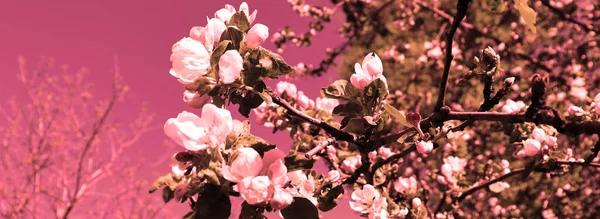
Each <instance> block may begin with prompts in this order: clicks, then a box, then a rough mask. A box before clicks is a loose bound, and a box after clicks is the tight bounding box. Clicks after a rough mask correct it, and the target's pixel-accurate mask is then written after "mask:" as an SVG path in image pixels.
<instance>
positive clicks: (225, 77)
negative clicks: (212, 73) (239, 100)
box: [219, 50, 244, 84]
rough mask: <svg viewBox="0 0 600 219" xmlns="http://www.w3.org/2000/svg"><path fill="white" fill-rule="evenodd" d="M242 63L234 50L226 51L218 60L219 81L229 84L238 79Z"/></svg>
mask: <svg viewBox="0 0 600 219" xmlns="http://www.w3.org/2000/svg"><path fill="white" fill-rule="evenodd" d="M243 61H244V60H243V59H242V56H240V54H239V53H238V52H237V51H236V50H227V51H226V52H225V53H224V54H223V55H222V56H221V58H220V59H219V81H221V82H222V83H223V84H231V83H233V82H234V81H235V80H237V79H238V78H240V73H241V72H242V64H243Z"/></svg>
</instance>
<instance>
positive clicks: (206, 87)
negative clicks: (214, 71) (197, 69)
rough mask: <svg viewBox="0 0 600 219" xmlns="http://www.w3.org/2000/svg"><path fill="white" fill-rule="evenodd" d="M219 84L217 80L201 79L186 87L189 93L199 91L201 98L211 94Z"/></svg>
mask: <svg viewBox="0 0 600 219" xmlns="http://www.w3.org/2000/svg"><path fill="white" fill-rule="evenodd" d="M216 84H217V81H216V80H215V78H212V77H199V78H198V79H196V80H195V81H194V82H192V83H190V84H186V85H185V89H186V90H189V91H197V92H198V94H199V95H200V96H202V95H205V94H208V93H209V92H211V91H212V90H213V89H214V88H215V86H216Z"/></svg>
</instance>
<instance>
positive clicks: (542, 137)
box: [531, 127, 546, 142]
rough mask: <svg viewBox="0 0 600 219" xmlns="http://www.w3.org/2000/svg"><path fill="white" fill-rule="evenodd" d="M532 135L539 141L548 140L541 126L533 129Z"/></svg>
mask: <svg viewBox="0 0 600 219" xmlns="http://www.w3.org/2000/svg"><path fill="white" fill-rule="evenodd" d="M531 136H532V137H533V139H535V140H536V141H539V142H544V141H546V132H545V131H544V130H543V129H541V128H537V127H536V128H535V129H533V131H532V132H531Z"/></svg>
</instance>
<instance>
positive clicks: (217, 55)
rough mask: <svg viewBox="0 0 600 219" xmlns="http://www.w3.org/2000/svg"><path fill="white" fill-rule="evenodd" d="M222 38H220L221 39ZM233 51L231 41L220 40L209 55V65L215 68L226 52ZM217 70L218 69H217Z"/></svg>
mask: <svg viewBox="0 0 600 219" xmlns="http://www.w3.org/2000/svg"><path fill="white" fill-rule="evenodd" d="M222 37H223V36H221V38H222ZM231 49H234V46H233V43H232V42H231V40H222V41H221V42H219V44H218V45H217V47H215V49H214V50H213V53H212V54H211V55H210V65H211V66H215V65H218V64H219V59H221V56H222V55H223V54H224V53H225V51H227V50H231ZM217 70H218V69H217Z"/></svg>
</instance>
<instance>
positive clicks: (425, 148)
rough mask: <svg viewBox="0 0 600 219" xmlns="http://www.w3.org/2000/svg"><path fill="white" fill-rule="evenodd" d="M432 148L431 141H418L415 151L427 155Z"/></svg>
mask: <svg viewBox="0 0 600 219" xmlns="http://www.w3.org/2000/svg"><path fill="white" fill-rule="evenodd" d="M432 150H433V143H431V142H430V141H420V142H419V143H417V151H418V152H419V153H420V154H422V155H429V153H431V151H432Z"/></svg>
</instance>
